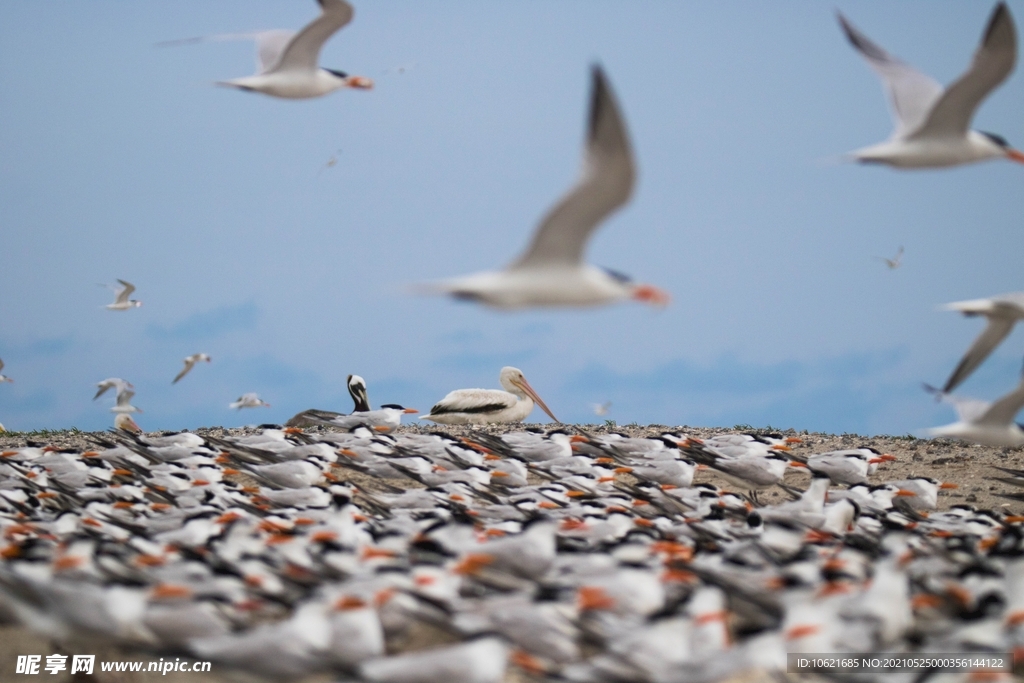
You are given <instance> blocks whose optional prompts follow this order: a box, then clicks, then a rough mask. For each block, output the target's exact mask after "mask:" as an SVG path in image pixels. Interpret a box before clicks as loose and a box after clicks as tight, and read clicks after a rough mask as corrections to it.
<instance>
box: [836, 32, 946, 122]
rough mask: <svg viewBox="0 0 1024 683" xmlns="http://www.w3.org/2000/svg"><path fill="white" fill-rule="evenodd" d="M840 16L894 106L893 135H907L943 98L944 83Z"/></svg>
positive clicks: (852, 41)
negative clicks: (887, 50)
mask: <svg viewBox="0 0 1024 683" xmlns="http://www.w3.org/2000/svg"><path fill="white" fill-rule="evenodd" d="M837 16H838V17H839V24H840V26H842V27H843V31H844V32H845V33H846V37H847V39H849V41H850V44H851V45H853V46H854V47H855V48H857V51H858V52H860V54H861V56H862V57H864V59H866V60H867V62H868V64H869V65H870V66H871V68H872V69H874V71H875V73H877V74H878V76H879V78H881V79H882V84H883V86H884V87H885V92H886V94H887V95H888V97H889V105H890V107H891V108H892V116H893V123H894V124H895V130H894V131H893V137H901V136H904V135H908V134H910V133H912V132H913V131H915V130H917V128H918V127H919V126H920V125H921V124H922V123H924V121H925V119H926V118H927V117H928V113H929V112H930V111H931V110H932V107H934V106H935V103H936V102H938V100H939V98H940V97H942V92H943V88H942V86H941V85H940V84H939V83H938V81H936V80H935V79H934V78H932V77H931V76H928V75H926V74H923V73H921V72H920V71H918V70H917V69H915V68H914V67H912V66H910V65H909V64H907V63H906V62H904V61H903V60H901V59H899V58H898V57H894V56H893V55H891V54H889V53H888V52H886V51H885V50H883V49H882V48H881V47H879V46H878V45H876V44H875V43H874V42H872V41H871V39H870V38H868V37H867V36H866V35H864V34H863V33H861V32H860V31H859V30H858V29H857V27H855V26H854V25H853V24H851V23H850V22H849V21H848V20H847V19H846V17H844V16H843V15H842V14H841V13H837Z"/></svg>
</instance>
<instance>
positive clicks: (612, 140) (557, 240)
mask: <svg viewBox="0 0 1024 683" xmlns="http://www.w3.org/2000/svg"><path fill="white" fill-rule="evenodd" d="M592 74H593V85H592V88H591V96H590V117H589V125H588V127H587V142H586V150H585V153H584V158H583V172H582V174H581V176H580V179H579V181H577V183H576V185H575V186H573V188H572V189H571V190H569V193H568V194H566V195H565V196H564V197H562V199H561V200H560V201H559V202H558V203H557V204H556V205H555V207H554V208H553V209H551V211H550V212H549V213H548V215H547V216H546V217H545V218H544V220H543V221H542V222H541V224H540V227H539V228H537V231H536V233H534V235H533V241H532V242H531V243H530V246H529V248H528V249H527V250H526V253H525V254H523V255H522V256H521V257H520V258H519V260H517V261H516V262H515V263H513V264H512V266H511V268H522V267H530V266H538V265H548V264H553V263H559V264H576V263H579V262H580V261H582V260H583V250H584V248H585V247H586V243H587V240H588V239H589V238H590V235H591V234H592V233H593V232H594V230H595V229H597V227H598V225H600V223H601V221H602V220H604V219H605V218H606V217H607V216H608V215H609V214H611V213H612V212H613V211H615V209H617V208H619V207H620V206H622V205H623V204H625V203H626V201H627V200H628V199H629V197H630V195H631V194H632V192H633V185H634V183H635V181H636V168H635V164H634V162H633V150H632V148H631V146H630V143H629V135H628V133H627V132H626V124H625V122H624V121H623V119H622V113H621V112H620V111H619V106H618V104H617V103H616V101H615V95H614V94H613V93H612V89H611V86H610V85H609V83H608V79H607V77H606V76H605V74H604V71H603V70H602V69H601V67H600V66H596V65H595V66H594V67H593V68H592Z"/></svg>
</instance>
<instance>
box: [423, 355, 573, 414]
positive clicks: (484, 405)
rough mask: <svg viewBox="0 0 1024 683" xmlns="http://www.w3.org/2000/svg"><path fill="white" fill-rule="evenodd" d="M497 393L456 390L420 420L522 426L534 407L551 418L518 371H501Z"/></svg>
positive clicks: (546, 408) (548, 410)
mask: <svg viewBox="0 0 1024 683" xmlns="http://www.w3.org/2000/svg"><path fill="white" fill-rule="evenodd" d="M498 379H499V381H500V382H501V386H503V387H504V388H505V390H504V391H501V390H500V389H456V390H455V391H452V392H449V393H448V395H447V396H445V397H444V398H442V399H441V400H440V401H438V402H437V403H435V404H434V407H432V408H431V409H430V413H429V414H427V415H424V416H422V417H421V418H420V419H421V420H430V421H431V422H437V423H439V424H490V423H494V422H522V421H523V420H525V419H526V418H527V417H528V416H529V415H530V413H532V412H533V406H534V404H536V405H538V406H540V409H541V410H543V411H544V412H545V413H547V414H548V417H550V418H551V419H552V420H554V421H555V422H558V418H557V417H555V416H554V414H553V413H552V412H551V410H550V409H549V408H548V407H547V405H546V404H545V403H544V401H543V400H541V398H540V396H538V395H537V392H536V391H534V389H533V387H531V386H530V383H529V382H527V381H526V377H525V376H523V371H522V370H520V369H519V368H513V367H508V366H506V367H504V368H502V369H501V374H500V375H499V378H498Z"/></svg>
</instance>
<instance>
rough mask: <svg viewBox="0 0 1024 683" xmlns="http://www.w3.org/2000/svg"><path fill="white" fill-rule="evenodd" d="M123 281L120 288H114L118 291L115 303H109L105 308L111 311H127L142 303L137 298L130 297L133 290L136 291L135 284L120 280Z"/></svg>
mask: <svg viewBox="0 0 1024 683" xmlns="http://www.w3.org/2000/svg"><path fill="white" fill-rule="evenodd" d="M118 282H120V283H121V287H120V288H116V287H115V288H113V289H114V291H115V292H117V296H116V297H115V298H114V303H112V304H107V305H106V306H105V308H106V309H107V310H110V311H127V310H128V309H131V308H138V307H139V306H141V305H142V302H141V301H136V300H135V299H129V298H128V297H130V296H131V295H132V292H134V291H135V285H133V284H132V283H130V282H126V281H124V280H118Z"/></svg>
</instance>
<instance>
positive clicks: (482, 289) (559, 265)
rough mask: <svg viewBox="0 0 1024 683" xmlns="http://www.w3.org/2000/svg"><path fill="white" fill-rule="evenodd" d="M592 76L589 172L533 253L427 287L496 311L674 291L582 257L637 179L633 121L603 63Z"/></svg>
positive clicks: (544, 225)
mask: <svg viewBox="0 0 1024 683" xmlns="http://www.w3.org/2000/svg"><path fill="white" fill-rule="evenodd" d="M592 81H593V84H592V87H591V96H590V115H589V125H588V127H587V140H586V150H585V154H584V159H583V172H582V174H581V177H580V179H579V181H577V183H576V185H575V186H574V187H573V188H572V189H571V190H570V191H569V192H568V194H566V195H565V196H564V197H562V199H561V200H560V201H559V202H558V203H557V204H556V205H555V206H554V208H553V209H551V211H550V212H549V213H548V215H547V216H546V217H545V218H544V220H543V221H542V222H541V224H540V227H538V228H537V230H536V232H535V233H534V235H533V239H532V241H531V243H530V246H529V247H528V248H527V250H526V253H524V254H523V255H522V256H520V257H519V258H518V259H517V260H516V261H515V262H513V263H512V264H511V265H510V266H508V267H507V268H505V269H504V270H498V271H488V272H482V273H476V274H474V275H467V276H464V277H459V278H454V279H450V280H442V281H439V282H436V283H429V284H426V285H423V286H421V287H420V288H418V289H419V290H420V291H423V292H424V293H443V294H450V295H451V296H453V297H455V298H456V299H466V300H470V301H478V302H480V303H483V304H486V305H488V306H493V307H495V308H528V307H533V306H598V305H602V304H610V303H613V302H617V301H622V300H625V299H635V300H637V301H644V302H647V303H651V304H657V305H665V304H667V303H668V301H669V297H668V294H666V293H665V292H663V291H662V290H660V289H657V288H656V287H652V286H651V285H641V284H636V283H633V282H631V281H630V280H629V278H627V277H625V276H624V275H621V274H619V273H615V272H613V271H610V270H605V269H603V268H597V267H595V266H592V265H589V264H587V263H584V262H583V252H584V250H585V248H586V246H587V240H589V239H590V236H591V235H592V234H593V233H594V231H595V230H596V229H597V227H598V226H599V225H600V224H601V222H602V221H603V220H604V219H605V218H607V217H608V216H609V215H610V214H611V213H612V212H613V211H615V210H616V209H618V208H619V207H621V206H622V205H623V204H625V203H626V202H627V201H628V200H629V198H630V195H631V194H632V193H633V185H634V184H635V181H636V169H635V167H634V166H635V165H634V162H633V151H632V149H631V148H630V143H629V136H628V134H627V133H626V125H625V123H624V122H623V120H622V114H621V113H620V112H619V107H618V104H616V101H615V96H614V95H613V94H612V90H611V86H610V85H609V84H608V79H607V78H606V77H605V75H604V71H602V70H601V67H599V66H594V67H593V69H592Z"/></svg>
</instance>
